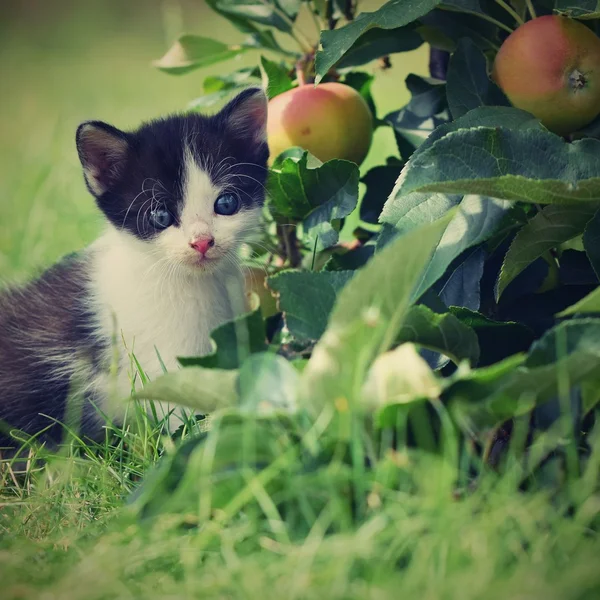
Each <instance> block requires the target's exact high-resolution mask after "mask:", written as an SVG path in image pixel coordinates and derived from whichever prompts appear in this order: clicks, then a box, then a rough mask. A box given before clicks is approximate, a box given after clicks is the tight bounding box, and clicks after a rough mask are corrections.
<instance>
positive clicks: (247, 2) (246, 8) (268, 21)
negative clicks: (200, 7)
mask: <svg viewBox="0 0 600 600" xmlns="http://www.w3.org/2000/svg"><path fill="white" fill-rule="evenodd" d="M216 6H217V8H218V9H219V10H220V11H221V12H222V13H226V14H228V15H231V16H234V17H238V18H242V19H247V20H248V21H254V22H255V23H260V24H261V25H268V26H269V27H275V29H279V31H284V32H286V33H289V32H290V31H291V30H292V21H291V20H290V18H289V16H288V15H286V14H285V13H284V12H283V11H282V10H281V9H280V8H279V7H278V6H277V4H276V3H275V2H269V1H268V0H265V1H264V2H260V1H258V0H217V3H216ZM286 17H287V18H286Z"/></svg>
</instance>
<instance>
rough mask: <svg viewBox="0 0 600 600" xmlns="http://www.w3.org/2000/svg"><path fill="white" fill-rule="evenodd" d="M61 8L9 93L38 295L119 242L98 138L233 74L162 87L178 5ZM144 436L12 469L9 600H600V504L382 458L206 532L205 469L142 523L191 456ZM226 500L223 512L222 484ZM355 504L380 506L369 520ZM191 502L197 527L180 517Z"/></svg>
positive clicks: (245, 508)
mask: <svg viewBox="0 0 600 600" xmlns="http://www.w3.org/2000/svg"><path fill="white" fill-rule="evenodd" d="M53 4H56V6H55V7H53V12H52V13H47V14H45V13H43V11H42V12H39V13H38V12H36V11H32V12H31V13H28V15H29V16H28V17H27V18H25V17H22V16H21V17H20V18H18V19H17V18H14V19H13V21H11V22H10V25H6V24H5V25H4V30H3V31H2V36H1V42H0V65H2V66H1V69H2V80H3V89H5V90H9V93H4V94H3V98H2V103H3V109H4V110H3V111H2V116H1V117H0V202H1V203H2V204H1V209H2V218H1V219H0V276H1V277H2V278H3V279H10V280H24V279H27V278H29V277H31V276H32V274H33V273H34V272H35V271H37V270H39V269H41V268H43V267H45V266H47V265H49V264H51V263H52V262H54V261H55V260H56V259H57V258H59V257H60V256H62V255H63V254H65V253H67V252H70V251H72V250H76V249H78V248H80V247H82V246H83V245H85V244H87V243H89V242H90V241H91V240H92V239H93V238H94V237H95V236H96V235H97V233H98V231H99V229H100V227H101V223H102V221H101V219H100V217H99V215H98V213H97V211H96V209H95V208H94V205H93V203H92V201H91V198H90V197H89V196H88V195H87V193H86V192H85V190H84V186H83V181H82V177H81V173H80V168H79V165H78V161H77V157H76V154H75V149H74V142H73V137H74V131H75V127H76V125H77V124H78V123H79V122H80V121H81V120H84V119H86V118H101V119H105V120H107V121H109V122H111V123H113V124H115V125H117V126H121V127H128V126H135V125H136V124H137V123H138V122H139V121H140V120H141V119H145V118H150V117H152V116H156V115H159V114H162V113H165V112H168V111H173V110H179V109H181V108H182V107H184V106H185V105H186V103H187V102H188V100H190V99H192V98H194V97H195V96H196V95H198V94H199V93H200V91H201V81H202V76H203V75H204V74H208V73H209V72H213V73H216V72H219V70H220V69H222V68H223V66H222V65H219V66H217V67H215V68H213V69H211V70H208V71H203V72H201V73H199V74H193V75H189V76H187V77H182V78H172V77H168V76H166V75H164V74H161V73H158V72H156V71H154V70H152V69H151V68H150V66H149V60H150V59H152V58H156V57H158V56H160V55H161V54H162V52H163V51H164V49H165V47H166V44H167V40H168V39H172V37H173V31H174V30H176V29H177V28H178V25H177V21H178V14H179V13H178V9H177V5H176V4H175V3H174V2H162V3H159V2H144V3H141V2H132V3H131V5H129V8H123V7H121V8H118V6H120V5H121V4H122V3H117V2H105V3H102V6H101V7H100V6H98V7H96V8H94V9H91V8H90V7H89V6H85V7H84V6H83V3H82V4H76V3H70V4H69V3H65V5H64V7H63V12H62V13H61V12H60V7H61V6H62V4H61V3H53ZM197 4H198V3H196V4H195V5H194V3H192V4H191V5H190V6H188V5H185V6H184V12H183V20H184V22H185V24H186V27H185V29H186V30H189V31H195V32H200V33H205V34H210V33H211V32H213V31H214V30H215V28H216V25H215V21H214V20H212V17H210V13H208V12H206V10H205V9H204V8H200V9H198V6H197ZM365 4H366V8H368V5H369V3H365ZM370 4H371V5H373V4H376V3H374V2H371V3H370ZM142 5H143V8H142ZM36 6H38V8H39V7H42V6H43V4H42V3H38V4H37V5H36ZM40 10H41V9H40ZM69 11H70V12H69ZM119 11H121V12H119ZM55 13H56V14H55ZM218 27H219V37H221V38H222V39H223V37H227V36H232V35H234V34H233V33H232V32H231V31H230V30H229V29H227V28H226V27H224V26H223V24H222V22H220V21H219V24H218ZM255 59H256V56H247V57H245V58H244V60H245V61H247V62H248V63H250V62H252V61H253V60H255ZM425 62H426V55H425V54H424V53H423V52H422V51H419V52H417V53H414V54H412V55H409V56H408V58H406V57H402V58H399V59H394V64H395V68H394V69H393V70H392V71H389V72H386V73H384V74H380V76H379V77H378V79H377V82H376V84H375V89H374V94H375V99H376V101H377V103H378V105H379V109H380V113H381V114H385V113H386V112H387V111H388V110H392V109H395V108H398V107H399V106H401V105H402V104H403V103H404V102H405V101H406V91H405V89H404V85H403V79H404V77H405V75H406V74H407V73H408V72H410V71H416V72H420V73H423V72H424V68H425ZM392 142H393V140H391V139H390V137H389V135H387V134H386V133H381V132H380V133H378V134H377V138H376V141H375V144H374V150H373V152H372V153H371V155H370V157H369V159H368V161H367V163H366V164H365V168H368V166H369V165H373V164H377V163H380V162H382V160H383V159H384V158H385V156H387V155H388V154H389V153H392V152H393V144H392ZM135 417H136V419H134V423H135V422H138V423H141V424H139V425H138V426H137V427H136V426H134V425H133V424H132V426H130V427H124V428H123V429H118V430H114V431H111V432H110V437H107V441H106V442H105V443H103V444H98V445H96V446H91V445H86V444H83V443H80V442H78V441H77V440H73V441H72V443H71V444H70V445H67V446H66V447H65V448H64V449H63V450H62V451H61V452H59V453H58V454H56V455H42V453H41V452H40V451H37V453H35V454H34V455H33V457H34V458H45V459H46V460H47V462H46V463H45V465H44V466H39V465H37V464H34V463H33V462H32V463H30V464H28V465H27V469H26V472H25V474H20V475H19V474H17V473H15V469H14V468H13V466H14V465H10V464H4V465H2V467H1V468H0V581H1V582H2V584H1V591H0V597H1V598H2V599H3V600H11V599H14V600H16V599H25V598H48V599H50V598H60V599H61V600H62V599H77V598H82V599H83V598H84V599H85V600H93V599H95V598H98V599H101V598H102V599H104V598H107V599H108V598H110V599H112V598H144V599H153V598H161V599H165V598H182V597H185V598H188V597H189V598H196V597H197V598H255V597H267V598H270V597H274V598H323V597H327V598H357V599H358V598H361V599H363V598H373V599H379V598H392V597H398V596H400V595H401V596H404V597H409V598H410V597H416V598H422V599H429V598H430V599H443V598H448V599H455V598H461V599H465V600H469V599H480V598H482V597H485V598H487V599H488V600H493V599H494V598H502V599H504V598H507V597H511V598H528V599H530V598H544V599H553V598H556V599H561V600H564V599H568V598H574V599H575V598H576V599H578V600H587V599H590V600H591V599H592V598H597V597H599V593H600V574H599V573H598V569H597V559H596V556H597V555H598V551H599V550H600V547H599V544H598V540H597V538H596V537H595V535H593V534H592V531H593V526H594V525H596V524H597V513H598V509H599V505H598V500H597V497H595V496H593V495H592V496H590V499H589V500H588V501H587V502H585V503H583V504H582V505H581V506H580V507H579V508H578V510H577V511H576V513H575V515H574V518H565V515H566V514H567V513H568V512H569V510H570V504H569V503H568V502H565V500H564V498H563V497H556V496H554V495H551V494H550V493H549V492H536V493H531V494H527V495H525V494H523V493H521V492H519V491H518V489H517V486H516V485H515V484H514V478H513V477H511V473H510V471H509V474H508V476H506V477H504V478H502V479H499V478H497V477H496V475H494V474H493V473H486V474H485V475H484V477H483V478H482V479H481V481H480V482H479V486H478V488H477V489H476V491H475V492H473V493H471V494H467V495H465V496H464V497H462V498H461V499H457V498H456V495H455V482H454V479H453V477H449V476H448V474H449V473H453V472H455V471H456V470H458V465H453V463H452V462H450V457H447V456H444V455H442V456H438V457H437V458H436V457H433V456H428V455H424V454H421V453H419V452H417V451H406V452H398V453H396V452H391V451H387V450H381V452H380V453H379V454H377V460H375V462H374V464H373V467H374V468H373V469H372V470H371V471H365V470H362V471H361V470H358V471H353V472H352V473H349V472H348V471H347V469H346V467H345V465H344V463H343V462H340V461H338V460H332V461H330V462H327V463H326V464H324V465H323V466H322V468H320V469H318V470H316V471H315V472H310V473H303V474H300V475H299V474H298V473H296V472H295V471H294V469H295V468H296V466H297V457H296V456H295V455H291V457H290V458H288V457H287V456H288V455H287V454H285V453H283V454H282V456H283V457H284V458H283V459H281V460H279V461H278V462H277V463H276V467H274V469H272V470H271V471H269V473H270V474H271V476H272V480H271V481H267V480H266V477H265V475H264V472H262V473H261V474H258V475H257V474H256V473H255V472H254V471H252V470H249V471H241V472H242V475H245V477H246V479H245V481H244V482H242V483H241V484H240V485H238V486H237V487H236V488H235V490H234V491H233V492H232V494H231V497H227V502H228V503H226V504H225V506H224V507H223V506H219V507H217V508H216V509H215V510H213V511H209V512H210V514H211V516H212V519H210V520H208V521H206V520H204V519H200V517H201V516H202V515H204V514H205V511H206V496H202V495H198V494H197V488H196V487H194V486H196V485H199V484H198V482H197V481H194V479H196V478H195V473H196V471H193V470H192V471H190V472H191V477H192V481H191V482H190V481H188V482H187V483H185V485H183V486H182V489H181V490H180V492H181V493H182V494H183V500H182V497H181V494H180V495H179V496H177V494H176V493H171V492H169V490H167V491H165V492H164V495H163V496H157V498H158V500H159V506H160V512H161V516H159V517H158V518H157V519H155V520H151V521H140V520H139V519H138V514H137V513H136V511H135V506H133V507H132V506H130V505H128V504H127V501H128V499H129V498H130V495H131V493H132V492H134V491H135V490H136V488H137V487H138V486H139V485H140V482H141V481H143V479H144V476H145V475H146V474H147V473H148V472H149V471H150V470H151V469H152V468H153V465H155V464H156V462H157V460H158V458H159V456H160V455H161V454H162V453H166V454H167V455H169V454H171V453H172V452H173V451H174V448H175V446H174V444H173V442H172V441H171V440H169V439H168V438H167V439H165V438H164V437H162V436H161V432H160V430H159V429H157V428H153V427H152V426H151V425H150V424H149V422H148V421H147V420H145V419H143V418H142V417H140V415H139V414H136V415H135ZM361 435H362V438H361V439H363V441H365V440H366V441H367V442H368V443H369V444H375V443H376V440H374V439H373V438H372V437H371V434H370V433H368V432H363V431H362V430H361ZM359 452H364V450H360V451H359ZM361 456H362V454H359V458H360V457H361ZM594 456H595V455H594ZM211 464H212V463H211ZM588 468H589V469H590V470H589V471H587V472H586V473H585V474H584V476H583V477H582V478H581V479H580V478H576V479H575V480H574V481H573V482H572V484H571V485H572V487H571V488H569V489H571V490H572V492H573V494H576V493H577V490H578V489H579V488H580V487H581V485H583V483H582V482H584V480H585V477H588V479H589V478H591V479H592V480H595V478H596V477H597V471H594V469H596V470H597V459H596V460H590V461H589V463H588ZM179 474H180V475H181V472H179ZM225 481H226V480H225ZM209 482H210V484H211V485H210V487H209V488H205V489H210V490H211V493H213V492H212V490H214V489H217V486H218V485H220V484H222V483H223V474H222V472H217V473H215V474H213V475H212V476H211V477H210V478H209ZM273 482H278V484H279V487H278V488H277V487H275V488H274V487H272V486H273ZM352 489H362V490H365V492H366V494H365V496H364V497H361V498H360V511H359V512H358V514H357V513H356V512H355V510H356V506H355V499H354V498H353V496H352V494H350V490H352ZM186 494H187V495H186ZM211 497H212V498H213V500H214V495H213V496H211ZM567 497H568V496H567ZM176 502H183V505H184V506H185V507H186V510H185V511H184V512H183V513H179V514H168V512H169V510H168V509H169V508H170V507H174V506H175V505H176ZM203 503H204V504H203ZM281 506H288V513H286V514H284V513H283V512H282V509H281ZM209 508H211V506H210V504H209ZM212 508H215V507H214V506H213V507H212ZM162 513H166V514H162ZM294 515H295V516H294ZM182 519H183V520H185V523H186V524H187V526H186V527H185V528H183V529H182V527H181V525H182ZM190 523H196V524H198V523H200V526H199V527H190V526H189V525H190Z"/></svg>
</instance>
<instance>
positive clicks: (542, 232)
mask: <svg viewBox="0 0 600 600" xmlns="http://www.w3.org/2000/svg"><path fill="white" fill-rule="evenodd" d="M597 208H598V207H597V206H596V205H594V204H585V203H581V204H573V205H569V206H561V205H554V206H546V207H545V208H544V209H543V210H542V211H540V212H539V213H537V214H536V215H535V216H534V217H533V218H532V219H531V220H530V221H529V222H528V223H527V224H526V225H524V226H523V227H522V228H521V230H520V231H519V232H518V233H517V235H516V236H515V238H514V239H513V241H512V243H511V245H510V248H509V249H508V252H507V253H506V256H505V257H504V261H503V263H502V269H501V270H500V275H499V278H498V285H497V289H496V300H498V299H499V298H500V297H501V296H502V293H503V292H504V290H505V289H506V287H507V286H508V284H509V283H510V282H511V281H512V280H513V279H514V278H515V277H516V276H517V275H518V274H519V273H521V271H523V270H524V269H525V268H526V267H527V266H529V265H530V264H531V263H532V262H533V261H534V260H537V259H538V258H540V257H541V256H543V255H544V254H545V253H546V252H547V251H548V250H550V249H551V248H555V247H556V246H558V245H559V244H562V243H564V242H566V241H568V240H570V239H573V238H574V237H576V236H578V235H579V234H580V233H581V232H582V231H583V230H584V228H585V226H586V223H587V222H588V221H589V220H590V219H591V218H592V216H593V215H594V213H595V212H596V210H597Z"/></svg>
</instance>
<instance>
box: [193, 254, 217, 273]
mask: <svg viewBox="0 0 600 600" xmlns="http://www.w3.org/2000/svg"><path fill="white" fill-rule="evenodd" d="M218 261H219V258H218V257H214V256H206V255H205V256H202V255H201V254H195V255H194V256H191V257H190V258H189V259H188V261H187V264H188V266H190V267H191V268H193V269H194V270H195V271H207V270H211V269H212V268H213V267H214V265H215V264H216V263H217V262H218Z"/></svg>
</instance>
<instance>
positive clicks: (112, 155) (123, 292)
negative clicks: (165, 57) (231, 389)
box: [0, 88, 269, 446]
mask: <svg viewBox="0 0 600 600" xmlns="http://www.w3.org/2000/svg"><path fill="white" fill-rule="evenodd" d="M266 120H267V99H266V97H265V95H264V93H263V91H262V90H260V89H255V88H252V89H248V90H245V91H243V92H242V93H241V94H239V95H238V96H237V97H235V98H234V99H233V100H232V101H231V102H230V103H229V104H227V105H226V106H225V108H223V109H222V110H221V111H220V112H219V113H217V114H216V115H213V116H201V115H198V114H188V115H185V116H172V117H168V118H165V119H161V120H157V121H153V122H150V123H147V124H144V125H142V126H141V127H140V128H139V129H138V130H137V131H134V132H123V131H120V130H118V129H116V128H114V127H112V126H110V125H107V124H105V123H102V122H97V121H90V122H86V123H83V124H82V125H80V126H79V128H78V130H77V135H76V141H77V151H78V154H79V158H80V160H81V163H82V165H83V172H84V176H85V181H86V184H87V187H88V189H89V191H90V192H91V193H92V194H93V196H94V197H95V198H96V202H97V205H98V207H99V208H100V209H101V210H102V212H103V213H104V215H105V216H106V219H107V223H106V230H105V232H104V233H103V234H102V235H101V237H100V238H99V239H97V240H96V241H95V242H94V243H93V244H91V246H89V247H88V248H86V249H85V250H83V251H82V252H81V253H79V254H77V255H73V256H70V257H67V258H65V259H64V260H63V261H62V262H60V263H58V264H56V265H55V266H53V267H52V268H50V269H49V270H48V271H46V272H45V273H44V274H43V275H42V276H41V277H40V278H39V279H38V280H36V281H34V282H32V283H30V284H29V285H27V286H25V287H23V288H20V289H12V290H8V291H4V292H3V293H2V294H0V421H2V422H5V423H6V424H8V425H9V426H10V427H12V428H17V429H20V430H22V431H25V432H26V433H28V434H35V433H38V432H40V431H41V430H45V429H46V428H48V429H47V431H46V432H45V435H44V437H43V439H48V440H49V441H56V440H57V439H59V438H60V436H61V435H62V433H63V431H62V426H61V425H57V424H55V421H54V420H57V421H60V422H62V421H63V420H64V419H65V417H66V415H65V411H66V408H67V398H68V397H70V395H71V393H72V392H73V388H76V391H78V393H79V397H81V398H83V406H82V407H81V414H80V422H79V423H78V425H79V426H80V431H81V432H82V433H83V434H85V435H90V436H95V435H97V434H98V432H99V431H100V430H101V418H100V414H99V412H98V410H97V408H96V407H99V408H100V409H101V410H102V411H106V412H108V413H109V414H111V416H113V417H116V418H117V419H118V417H119V415H118V414H114V412H113V411H112V410H110V409H109V407H108V404H110V402H109V401H108V399H109V398H111V397H115V396H116V397H120V398H126V397H127V396H128V395H129V394H130V392H131V390H132V381H133V379H134V378H133V374H134V373H135V370H136V367H135V365H134V363H133V360H132V354H133V355H135V358H136V359H137V361H138V363H139V364H140V365H141V366H142V368H143V369H144V371H145V372H146V373H147V374H148V375H149V377H151V378H154V377H156V376H158V375H160V374H161V373H162V370H163V369H162V365H161V361H162V362H163V363H164V365H165V366H166V367H167V369H169V370H172V369H175V368H177V367H178V362H177V357H178V356H194V355H201V354H206V353H208V352H210V350H211V341H210V337H209V336H210V332H211V331H212V330H213V329H214V328H215V327H217V326H218V325H219V324H221V323H223V322H224V321H226V320H228V319H230V318H231V317H233V316H234V314H235V313H237V312H239V311H241V310H243V308H244V298H245V296H244V290H243V277H242V275H241V271H240V268H239V259H238V258H237V251H238V249H239V247H240V244H241V242H242V241H243V240H244V239H245V238H247V236H248V235H249V234H251V233H252V232H253V231H254V230H256V228H257V227H258V225H259V218H260V213H261V207H262V205H263V202H264V183H265V179H266V172H267V171H266V166H267V159H268V154H269V151H268V147H267V143H266ZM115 340H116V344H115ZM115 348H116V349H117V350H118V357H117V358H116V360H115V359H114V354H115ZM159 357H160V358H159ZM111 365H112V371H113V376H111ZM115 366H116V369H115V368H114V367H115ZM115 370H116V377H115V376H114V371H115ZM77 386H79V388H78V389H77ZM124 404H125V403H123V405H124ZM1 436H2V430H1V429H0V446H2V445H4V444H6V443H7V438H6V437H4V438H3V439H2V438H1Z"/></svg>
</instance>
